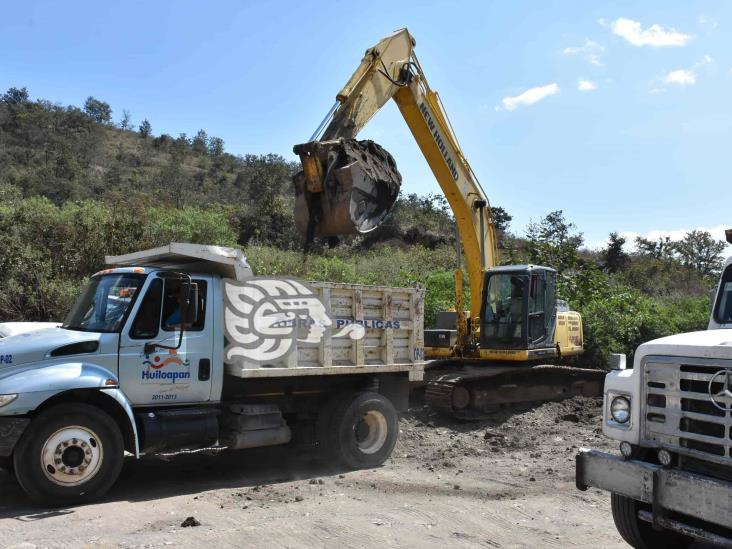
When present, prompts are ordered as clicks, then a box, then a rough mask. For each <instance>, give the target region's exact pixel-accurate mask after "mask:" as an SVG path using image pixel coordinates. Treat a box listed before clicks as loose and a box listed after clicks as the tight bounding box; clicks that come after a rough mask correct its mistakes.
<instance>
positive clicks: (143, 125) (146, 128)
mask: <svg viewBox="0 0 732 549" xmlns="http://www.w3.org/2000/svg"><path fill="white" fill-rule="evenodd" d="M139 131H140V135H141V136H142V137H150V134H151V133H152V126H151V125H150V122H149V121H148V119H147V118H146V119H145V120H143V121H142V122H140V130H139Z"/></svg>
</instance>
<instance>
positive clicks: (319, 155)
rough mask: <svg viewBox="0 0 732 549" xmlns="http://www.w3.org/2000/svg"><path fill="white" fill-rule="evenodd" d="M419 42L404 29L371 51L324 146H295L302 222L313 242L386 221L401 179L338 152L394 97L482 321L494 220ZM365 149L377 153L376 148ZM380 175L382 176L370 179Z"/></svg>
mask: <svg viewBox="0 0 732 549" xmlns="http://www.w3.org/2000/svg"><path fill="white" fill-rule="evenodd" d="M415 44H416V42H415V40H414V38H412V36H411V35H410V34H409V31H407V29H401V30H399V31H397V32H395V33H394V34H392V35H390V36H388V37H386V38H384V39H383V40H381V41H380V42H379V43H378V44H376V45H375V46H374V47H373V48H369V49H368V50H366V54H365V55H364V57H363V59H362V60H361V63H360V65H359V67H358V68H357V69H356V71H355V72H354V73H353V75H352V76H351V78H350V79H349V81H348V82H347V83H346V85H345V86H344V87H343V89H342V90H341V91H340V92H339V93H338V95H337V96H336V99H337V107H336V108H335V110H334V111H332V118H331V119H330V121H329V122H328V123H327V125H325V129H324V131H323V134H322V138H321V141H312V140H311V142H309V143H305V144H302V145H297V146H295V149H294V150H295V153H296V154H298V155H300V158H301V161H302V164H303V172H301V173H300V174H298V176H296V178H295V188H296V195H297V204H296V220H297V221H298V227H299V228H300V230H301V232H303V233H304V234H306V235H307V236H308V238H311V237H313V236H321V237H329V236H337V235H341V234H348V233H354V232H368V231H369V230H372V229H374V228H376V227H377V226H378V225H379V224H380V223H381V221H383V219H384V218H385V217H386V215H387V214H388V212H389V210H390V209H391V206H392V205H393V204H394V202H395V201H396V198H397V194H394V189H395V187H396V185H395V181H396V179H397V178H390V177H387V178H381V179H380V177H381V176H383V175H384V174H383V173H381V172H379V171H378V170H364V169H362V166H359V164H361V165H371V166H375V165H376V164H378V163H379V161H378V160H376V161H374V159H373V157H372V156H371V155H369V154H365V155H364V156H362V157H361V159H360V162H355V163H354V162H353V160H354V157H353V156H349V155H348V154H346V155H345V156H344V155H343V154H340V153H341V152H342V150H344V149H348V148H351V149H353V148H354V145H353V140H354V138H355V137H356V135H357V134H358V132H359V131H360V130H361V129H362V128H363V127H364V126H365V125H366V123H367V122H368V121H369V120H370V119H371V118H372V117H373V115H374V114H376V112H378V110H379V109H381V107H383V106H384V104H385V103H386V102H387V101H388V100H389V99H394V101H395V102H396V104H397V106H398V107H399V110H400V112H401V114H402V116H403V117H404V120H405V121H406V123H407V126H409V129H410V131H411V132H412V135H413V136H414V138H415V140H416V141H417V144H418V145H419V148H420V149H421V151H422V153H423V155H424V157H425V158H426V160H427V163H428V164H429V166H430V168H431V169H432V172H433V173H434V175H435V178H436V179H437V182H438V183H439V185H440V187H441V188H442V191H443V193H444V194H445V197H446V198H447V201H448V203H449V204H450V207H451V208H452V211H453V213H454V215H455V221H456V223H457V227H458V231H459V233H460V239H461V241H462V245H463V250H464V253H465V257H466V266H467V270H468V279H469V285H470V316H471V317H472V318H476V319H477V317H478V316H479V315H480V310H481V302H482V294H483V271H484V270H485V269H486V268H489V267H493V266H495V265H496V263H497V250H496V238H495V229H494V226H493V217H492V214H491V210H490V206H489V203H488V199H487V197H486V195H485V193H484V192H483V189H482V188H481V186H480V184H479V183H478V180H477V178H476V177H475V174H474V173H473V170H472V169H471V168H470V165H469V164H468V162H467V160H466V159H465V156H464V155H463V153H462V150H461V149H460V146H459V144H458V141H457V138H456V137H455V135H454V132H453V131H452V128H451V126H450V124H449V121H448V119H447V115H446V114H445V112H444V109H443V108H442V105H441V103H440V100H439V97H438V95H437V93H436V92H434V91H432V90H431V89H430V87H429V85H428V83H427V80H426V78H425V76H424V73H423V71H422V68H421V66H420V64H419V61H418V60H417V57H416V55H415V53H414V46H415ZM314 137H315V138H317V137H318V135H315V136H314ZM333 140H340V142H333ZM362 148H367V149H372V147H371V145H367V146H366V147H362ZM381 151H383V149H381ZM381 151H379V153H378V154H380V155H381V154H382V153H381ZM384 152H385V151H384ZM387 154H388V153H387ZM389 158H391V157H390V155H389ZM356 160H358V159H356ZM391 162H393V160H391ZM344 168H347V169H346V170H345V172H346V173H344V172H341V175H340V177H339V175H338V173H337V172H338V170H339V169H340V170H343V169H344ZM394 168H396V166H395V164H394ZM375 172H378V176H377V177H371V176H370V174H371V173H375ZM397 173H398V172H397ZM398 179H399V183H401V178H400V177H399V178H398ZM396 188H397V190H398V187H396Z"/></svg>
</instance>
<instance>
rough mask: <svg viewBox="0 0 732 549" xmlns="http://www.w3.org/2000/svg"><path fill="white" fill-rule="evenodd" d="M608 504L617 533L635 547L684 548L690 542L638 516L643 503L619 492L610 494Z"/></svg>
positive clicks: (686, 538)
mask: <svg viewBox="0 0 732 549" xmlns="http://www.w3.org/2000/svg"><path fill="white" fill-rule="evenodd" d="M610 506H611V507H612V510H613V520H614V521H615V527H616V528H617V530H618V533H619V534H620V535H621V536H622V537H623V539H624V540H625V541H626V542H627V543H628V544H629V545H631V546H633V547H635V548H636V549H666V548H669V547H674V548H679V549H684V548H686V547H688V546H689V545H690V544H691V541H692V540H691V539H690V538H688V537H686V536H683V535H681V534H678V533H676V532H669V531H662V532H658V531H656V530H654V529H653V527H652V526H651V524H650V523H648V522H645V521H644V520H641V519H639V518H638V511H640V510H641V509H642V506H643V504H642V503H641V502H639V501H636V500H634V499H631V498H629V497H626V496H621V495H619V494H611V495H610Z"/></svg>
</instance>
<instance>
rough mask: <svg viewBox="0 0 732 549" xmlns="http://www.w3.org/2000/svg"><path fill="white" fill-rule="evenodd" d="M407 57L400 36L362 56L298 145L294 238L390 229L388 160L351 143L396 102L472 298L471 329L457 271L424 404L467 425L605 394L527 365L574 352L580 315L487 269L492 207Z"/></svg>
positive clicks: (392, 194) (392, 196)
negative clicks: (535, 404) (442, 204)
mask: <svg viewBox="0 0 732 549" xmlns="http://www.w3.org/2000/svg"><path fill="white" fill-rule="evenodd" d="M414 46H415V40H414V38H412V36H411V35H410V34H409V32H408V31H407V30H406V29H401V30H399V31H397V32H395V33H394V34H392V35H390V36H388V37H386V38H384V39H383V40H381V41H380V42H379V43H378V44H376V45H375V46H374V47H372V48H369V49H368V50H366V53H365V55H364V57H363V59H362V60H361V63H360V64H359V66H358V68H357V69H356V71H355V72H354V73H353V75H352V76H351V78H350V79H349V80H348V82H347V83H346V85H345V86H344V87H343V89H342V90H341V91H340V92H339V93H338V95H337V96H336V104H335V105H334V107H333V109H331V111H330V113H329V114H328V116H327V117H326V119H325V120H324V121H323V123H322V124H321V125H320V127H319V129H318V131H316V132H315V134H314V135H313V137H312V138H311V139H310V141H309V142H308V143H303V144H301V145H296V146H295V148H294V151H295V153H296V154H298V155H299V156H300V159H301V162H302V166H303V170H302V171H301V172H300V173H298V174H297V175H296V176H295V180H294V183H295V192H296V206H295V207H296V214H295V220H296V223H297V226H298V228H299V230H300V231H301V232H303V233H304V234H305V235H306V241H307V242H308V243H309V242H311V241H312V239H313V238H315V237H321V238H332V237H337V236H340V235H345V234H352V233H359V232H360V233H364V232H368V231H371V230H373V229H375V228H376V227H378V226H379V225H380V224H381V223H382V222H383V220H384V219H385V218H386V216H387V215H388V213H389V210H390V209H391V207H392V206H393V204H394V203H395V201H396V199H397V197H398V194H399V188H400V185H401V175H400V174H399V172H398V170H397V168H396V163H395V162H394V159H393V158H392V157H391V155H390V154H389V153H388V152H386V151H385V150H384V149H383V148H381V147H380V146H378V145H377V144H376V143H373V142H372V141H357V140H356V137H357V136H358V133H359V132H360V131H361V129H363V127H364V126H365V125H366V124H367V123H368V121H369V120H370V119H371V118H372V117H373V116H374V114H376V112H378V111H379V109H381V108H382V107H383V106H384V104H385V103H386V102H387V101H389V99H393V100H394V102H395V103H396V104H397V106H398V107H399V111H400V112H401V114H402V117H403V118H404V120H405V122H406V123H407V126H408V127H409V129H410V131H411V132H412V135H413V136H414V139H415V140H416V142H417V145H418V146H419V148H420V150H421V151H422V154H423V155H424V157H425V159H426V160H427V163H428V164H429V166H430V168H431V170H432V172H433V173H434V175H435V178H436V180H437V182H438V184H439V185H440V187H441V189H442V191H443V193H444V195H445V197H446V198H447V201H448V203H449V204H450V208H451V209H452V212H453V214H454V216H455V222H456V225H457V228H458V232H459V236H460V241H461V243H462V247H463V253H464V255H465V264H466V268H467V271H468V284H469V287H470V303H469V315H470V321H469V322H468V319H467V318H466V317H465V313H464V311H463V305H462V271H461V270H457V271H456V276H455V282H456V290H457V292H456V294H457V295H456V309H457V310H456V312H455V313H454V316H453V318H452V321H453V327H452V328H444V329H443V328H440V329H437V330H429V332H430V336H431V337H432V336H434V338H433V339H434V340H435V342H436V343H435V344H434V345H431V344H428V345H427V347H428V348H427V349H426V350H427V356H428V358H435V357H441V358H447V359H448V360H446V361H435V362H433V363H431V364H430V365H428V369H427V372H426V373H427V389H426V395H427V399H428V402H430V404H431V405H432V406H433V407H434V408H435V409H437V410H442V411H447V412H449V413H452V414H453V415H455V416H456V417H463V418H469V417H473V416H474V415H475V414H476V412H478V414H480V413H481V412H483V411H486V410H488V409H490V408H491V407H492V406H495V405H501V404H505V403H517V402H527V401H534V400H552V399H556V398H565V397H567V396H571V395H574V394H598V393H599V394H601V389H602V379H603V378H604V375H603V373H602V372H600V371H597V370H582V369H578V368H567V367H564V366H551V365H545V366H542V367H540V368H539V367H535V366H534V367H527V366H526V363H527V362H530V361H534V360H538V359H545V358H552V357H556V356H560V355H561V356H569V355H572V354H578V353H580V352H582V327H581V318H580V315H579V314H578V313H576V312H572V311H561V312H558V311H557V308H556V296H555V293H554V291H555V285H554V281H555V278H554V276H555V274H556V273H555V272H554V271H553V270H552V269H549V268H547V267H541V266H535V265H523V266H514V267H501V268H494V267H496V265H497V250H496V237H495V229H494V224H493V216H492V213H491V209H490V205H489V203H488V199H487V197H486V194H485V192H484V191H483V188H482V187H481V185H480V183H479V182H478V179H477V177H476V176H475V174H474V173H473V170H472V169H471V168H470V165H469V164H468V161H467V160H466V158H465V155H464V154H463V152H462V150H461V148H460V145H459V143H458V140H457V138H456V136H455V133H454V131H453V130H452V126H451V125H450V122H449V120H448V117H447V114H446V113H445V110H444V108H443V106H442V103H441V102H440V98H439V96H438V95H437V92H435V91H433V90H432V89H430V86H429V84H428V83H427V79H426V78H425V75H424V72H423V71H422V67H421V66H420V63H419V61H418V60H417V56H416V55H415V53H414ZM484 285H485V286H486V289H485V291H484ZM455 328H456V329H455ZM425 337H426V338H427V332H426V333H425ZM443 340H444V341H446V342H448V343H447V344H446V345H443V344H442V341H443ZM489 361H490V362H489ZM521 362H523V363H524V365H521ZM488 364H490V365H491V368H486V365H488Z"/></svg>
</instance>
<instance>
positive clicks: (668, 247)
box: [635, 236, 676, 261]
mask: <svg viewBox="0 0 732 549" xmlns="http://www.w3.org/2000/svg"><path fill="white" fill-rule="evenodd" d="M635 248H636V250H637V252H638V254H639V255H641V256H647V257H652V258H653V259H659V260H663V261H671V260H673V259H674V254H675V252H676V246H675V243H674V241H673V240H671V237H669V236H662V237H660V238H659V239H658V240H650V239H648V238H643V237H642V236H638V237H636V239H635Z"/></svg>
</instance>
